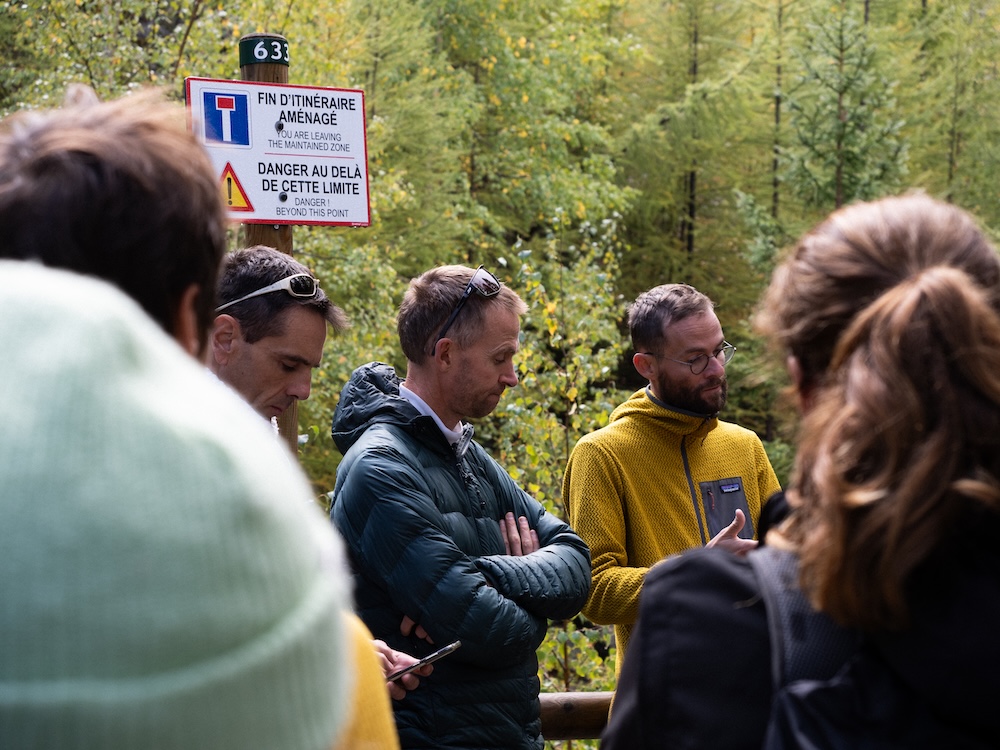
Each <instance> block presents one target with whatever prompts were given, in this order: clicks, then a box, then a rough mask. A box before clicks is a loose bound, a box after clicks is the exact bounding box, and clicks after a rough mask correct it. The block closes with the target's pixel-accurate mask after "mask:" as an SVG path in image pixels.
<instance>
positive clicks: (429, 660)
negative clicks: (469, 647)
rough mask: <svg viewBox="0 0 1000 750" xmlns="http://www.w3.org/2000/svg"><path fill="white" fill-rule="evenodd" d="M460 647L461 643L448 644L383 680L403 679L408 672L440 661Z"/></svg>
mask: <svg viewBox="0 0 1000 750" xmlns="http://www.w3.org/2000/svg"><path fill="white" fill-rule="evenodd" d="M461 645H462V642H461V641H455V642H454V643H449V644H448V645H447V646H445V647H444V648H439V649H438V650H437V651H435V652H434V653H431V654H427V656H425V657H424V658H423V659H421V660H420V661H418V662H414V663H413V664H411V665H410V666H408V667H406V668H405V669H400V670H399V671H398V672H393V673H392V674H390V675H388V676H387V677H386V678H385V679H386V681H387V682H392V681H393V680H398V679H399V678H400V677H403V676H404V675H408V674H409V673H410V672H415V671H416V670H418V669H420V668H421V667H423V666H424V665H426V664H433V663H434V662H436V661H437V660H438V659H440V658H442V657H445V656H447V655H448V654H450V653H452V652H454V651H456V650H458V648H459V647H460V646H461Z"/></svg>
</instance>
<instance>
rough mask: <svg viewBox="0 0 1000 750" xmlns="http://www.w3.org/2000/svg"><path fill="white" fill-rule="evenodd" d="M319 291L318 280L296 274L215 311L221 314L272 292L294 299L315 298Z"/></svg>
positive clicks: (306, 275)
mask: <svg viewBox="0 0 1000 750" xmlns="http://www.w3.org/2000/svg"><path fill="white" fill-rule="evenodd" d="M318 291H319V282H318V281H317V280H316V279H314V278H313V277H312V276H310V275H309V274H307V273H296V274H292V275H291V276H286V277H285V278H283V279H279V280H278V281H275V282H274V283H273V284H268V285H267V286H263V287H261V288H260V289H257V290H256V291H253V292H250V294H244V295H243V296H242V297H240V298H239V299H234V300H233V301H232V302H227V303H226V304H224V305H219V306H218V307H217V308H215V311H216V312H220V311H222V310H225V309H226V308H227V307H231V306H232V305H235V304H237V303H238V302H244V301H246V300H248V299H252V298H254V297H260V296H261V295H262V294H270V293H271V292H288V293H289V294H290V295H291V296H293V297H301V298H308V297H315V296H316V293H317V292H318Z"/></svg>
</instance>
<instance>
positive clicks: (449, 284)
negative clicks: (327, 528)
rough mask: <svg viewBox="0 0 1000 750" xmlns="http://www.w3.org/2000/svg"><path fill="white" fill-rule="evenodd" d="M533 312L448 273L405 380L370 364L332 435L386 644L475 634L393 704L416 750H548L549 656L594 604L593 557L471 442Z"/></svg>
mask: <svg viewBox="0 0 1000 750" xmlns="http://www.w3.org/2000/svg"><path fill="white" fill-rule="evenodd" d="M525 311H526V307H525V305H524V302H523V301H522V300H521V299H520V297H518V296H517V294H516V293H514V292H513V291H512V290H511V289H509V288H507V287H505V286H503V285H502V284H500V283H499V282H498V281H497V279H496V278H495V277H494V276H493V275H492V274H490V273H489V272H488V271H485V270H484V269H482V268H480V269H479V270H475V271H474V270H473V269H471V268H466V267H464V266H445V267H441V268H436V269H433V270H431V271H428V272H427V273H425V274H423V275H422V276H420V277H418V278H417V279H414V280H413V281H412V282H411V283H410V288H409V290H408V291H407V293H406V296H405V298H404V300H403V303H402V305H401V307H400V310H399V316H398V321H397V322H398V330H399V338H400V344H401V346H402V349H403V353H404V354H405V355H406V358H407V370H406V380H405V381H403V382H400V380H399V378H398V377H397V376H396V373H395V371H394V370H393V368H392V367H390V366H389V365H384V364H380V363H375V362H373V363H370V364H367V365H364V366H362V367H360V368H358V369H357V370H356V371H355V372H354V374H353V376H352V377H351V380H350V382H349V383H348V384H347V385H346V386H345V388H344V390H343V393H342V394H341V398H340V402H339V404H338V406H337V411H336V414H335V415H334V419H333V436H334V440H335V441H336V443H337V447H338V448H339V449H340V450H341V451H342V452H343V453H344V460H343V461H342V463H341V464H340V467H339V468H338V471H337V484H336V488H335V490H334V502H333V509H332V511H331V516H332V518H333V521H334V523H335V524H336V526H337V528H338V529H339V530H340V532H341V534H342V535H343V536H344V538H345V540H346V542H347V546H348V550H349V554H350V557H351V562H352V565H353V568H354V577H355V585H356V591H355V594H356V597H357V610H358V613H359V614H360V615H361V617H362V619H364V621H365V623H366V624H367V625H368V627H369V628H370V629H371V630H372V632H373V633H374V634H375V636H376V637H377V638H381V639H383V640H385V641H386V642H387V643H389V645H390V646H392V647H393V648H396V649H399V650H401V651H405V652H407V653H412V654H414V655H417V656H420V655H422V654H426V653H429V652H430V651H433V650H434V649H436V648H438V647H440V646H443V645H445V644H448V643H451V642H452V641H455V640H460V641H461V643H462V646H461V648H460V649H458V650H457V651H456V652H455V653H453V654H451V655H450V656H448V657H446V658H444V659H442V660H441V661H438V662H437V663H436V664H435V667H434V672H433V673H432V674H431V675H430V676H429V677H426V678H424V679H423V680H421V686H420V687H419V688H418V689H417V690H414V691H412V692H410V693H408V694H407V696H406V697H405V698H404V699H403V700H401V701H394V705H393V709H394V711H395V715H396V725H397V728H398V729H399V734H400V739H401V742H402V746H403V747H404V748H463V749H464V750H486V749H487V748H489V749H499V748H510V749H514V748H533V749H534V748H539V749H540V748H541V747H542V745H543V742H542V737H541V734H540V731H539V728H540V722H539V703H538V692H539V682H538V676H537V672H538V662H537V659H536V657H535V649H536V648H537V647H538V646H539V644H540V643H541V642H542V639H543V638H544V636H545V632H546V629H547V627H548V620H549V619H565V618H568V617H572V616H573V615H575V614H576V613H577V612H578V611H579V610H580V608H581V607H582V606H583V604H584V602H585V601H586V599H587V593H588V590H589V586H590V553H589V551H588V549H587V546H586V545H585V544H584V542H583V541H582V540H581V539H580V537H579V536H577V535H576V533H574V532H573V530H572V529H571V528H570V527H569V526H568V525H567V524H566V523H564V522H563V521H561V520H559V519H558V518H555V517H554V516H552V515H550V514H549V513H547V512H546V511H545V509H544V508H543V507H542V506H541V505H540V504H539V503H538V501H536V500H535V499H534V498H532V497H531V496H529V495H528V494H527V493H525V492H524V490H522V489H521V488H520V487H519V486H518V485H517V484H516V483H515V482H514V481H513V480H512V479H511V478H510V476H509V475H508V474H507V472H506V471H505V470H504V469H503V468H502V467H501V466H500V465H499V464H497V462H496V461H494V460H493V459H492V458H491V457H490V456H489V455H488V454H487V453H486V451H485V450H483V448H482V447H481V446H480V445H479V444H478V443H476V442H475V441H474V440H473V439H472V427H471V425H469V424H467V423H466V420H468V419H476V418H481V417H485V416H487V415H488V414H489V413H490V412H492V411H493V410H494V409H495V408H496V406H497V404H498V403H499V401H500V397H501V396H502V394H503V392H504V390H505V389H506V388H511V387H514V386H515V385H517V375H516V374H515V371H514V366H513V363H512V359H513V356H514V354H515V353H516V352H517V348H518V335H519V333H520V316H521V315H522V314H523V313H524V312H525Z"/></svg>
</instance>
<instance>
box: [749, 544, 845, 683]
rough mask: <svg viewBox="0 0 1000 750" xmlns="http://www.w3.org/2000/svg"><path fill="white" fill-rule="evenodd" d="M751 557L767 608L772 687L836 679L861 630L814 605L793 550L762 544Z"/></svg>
mask: <svg viewBox="0 0 1000 750" xmlns="http://www.w3.org/2000/svg"><path fill="white" fill-rule="evenodd" d="M747 559H748V560H749V561H750V566H751V567H752V568H753V571H754V574H755V575H756V577H757V584H758V586H759V587H760V593H761V597H762V598H763V600H764V607H765V609H766V610H767V629H768V633H769V636H770V641H771V679H772V681H773V684H774V690H775V691H776V692H777V690H779V689H780V688H782V687H783V686H785V685H787V684H788V683H790V682H794V681H795V680H800V679H816V680H825V679H829V678H830V677H833V675H834V674H836V673H837V671H838V670H839V669H840V668H841V667H842V666H843V665H844V663H845V662H846V661H847V660H848V659H849V658H850V657H851V656H852V655H853V654H855V653H857V651H858V648H859V646H860V638H859V636H858V634H857V633H856V632H854V631H852V630H849V629H847V628H842V627H840V626H839V625H837V624H836V623H835V622H834V621H833V620H832V619H830V617H829V616H827V615H825V614H823V613H822V612H817V611H816V610H814V609H813V608H812V605H811V604H810V603H809V600H808V599H806V597H805V595H804V594H803V593H802V590H801V589H800V588H799V582H798V577H799V563H798V558H797V557H796V556H795V555H794V554H793V553H791V552H788V551H785V550H778V549H774V548H773V547H760V548H758V549H756V550H754V551H753V552H751V553H750V554H749V555H747Z"/></svg>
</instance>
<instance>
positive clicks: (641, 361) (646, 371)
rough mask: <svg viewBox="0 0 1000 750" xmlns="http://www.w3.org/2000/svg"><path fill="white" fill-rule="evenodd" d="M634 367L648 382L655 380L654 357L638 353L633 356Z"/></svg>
mask: <svg viewBox="0 0 1000 750" xmlns="http://www.w3.org/2000/svg"><path fill="white" fill-rule="evenodd" d="M632 365H633V367H635V371H636V372H637V373H639V374H640V375H642V377H644V378H645V379H646V380H652V379H653V373H654V368H653V355H651V354H643V353H641V352H636V353H635V354H633V355H632Z"/></svg>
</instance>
